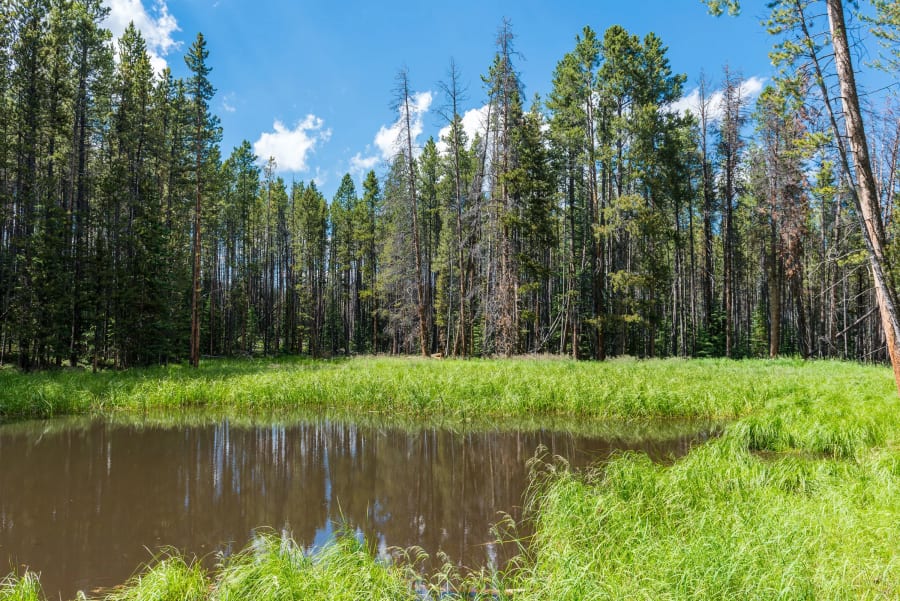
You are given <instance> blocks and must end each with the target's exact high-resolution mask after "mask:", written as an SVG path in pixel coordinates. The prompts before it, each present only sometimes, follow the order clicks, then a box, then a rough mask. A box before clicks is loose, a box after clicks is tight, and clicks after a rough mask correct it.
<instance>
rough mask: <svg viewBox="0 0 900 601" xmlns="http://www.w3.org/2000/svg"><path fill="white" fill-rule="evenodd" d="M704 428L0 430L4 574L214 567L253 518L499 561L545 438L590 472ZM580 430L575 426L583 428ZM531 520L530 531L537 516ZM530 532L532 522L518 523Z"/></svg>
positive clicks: (137, 424) (313, 533)
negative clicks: (505, 527) (173, 553)
mask: <svg viewBox="0 0 900 601" xmlns="http://www.w3.org/2000/svg"><path fill="white" fill-rule="evenodd" d="M710 431H711V429H710V427H709V425H698V424H674V425H673V424H672V423H669V424H667V425H666V426H665V427H663V428H662V429H660V428H657V427H651V426H648V425H647V424H644V425H640V426H637V425H628V424H619V425H614V426H610V425H608V424H606V425H597V426H596V427H595V428H592V427H591V426H589V425H587V426H586V425H585V424H584V423H579V424H566V423H559V422H556V423H547V424H541V423H537V424H535V423H530V424H523V425H522V426H521V429H502V430H497V429H485V428H484V427H483V426H482V427H480V428H479V427H476V428H473V429H469V428H466V429H464V430H463V431H460V430H459V429H458V428H456V429H449V428H442V427H439V426H435V425H427V426H425V425H418V426H416V425H409V424H405V425H403V426H397V425H390V424H382V423H378V422H377V421H374V422H373V421H368V422H366V423H359V422H357V423H353V422H350V421H347V420H346V419H336V418H328V417H322V416H318V417H317V416H306V417H303V418H292V419H288V420H284V419H280V420H278V422H277V423H268V422H266V421H262V422H258V421H251V420H247V421H243V422H241V423H236V422H235V421H234V420H229V419H224V418H210V417H198V418H189V419H185V418H184V417H182V418H175V419H162V420H160V419H149V418H148V419H135V418H129V419H124V420H123V419H109V418H66V419H56V420H47V421H34V422H25V423H17V424H7V425H3V426H0V464H2V466H3V467H2V469H0V561H5V562H6V563H5V564H4V565H5V566H6V567H5V569H4V570H2V571H3V572H5V571H7V570H8V569H10V568H13V569H18V570H19V571H20V572H21V571H22V570H23V566H28V567H29V568H30V569H32V570H34V571H37V572H40V574H41V582H42V584H43V587H44V591H45V593H46V594H47V596H48V597H49V598H58V597H59V596H62V598H65V599H71V598H73V597H74V595H75V592H76V591H77V590H79V589H80V590H85V591H88V592H90V591H93V590H96V589H98V588H102V587H110V586H114V585H117V584H121V583H122V582H124V581H125V580H126V579H127V578H128V577H129V576H130V575H131V574H132V573H134V571H135V570H136V569H137V568H138V566H140V565H141V564H145V563H147V562H148V561H149V560H150V559H151V558H152V555H153V554H154V553H157V552H158V551H159V549H160V548H162V547H173V548H175V549H178V550H180V551H182V552H185V553H187V554H189V555H191V556H198V557H205V558H206V561H207V562H208V563H209V564H212V563H214V561H215V558H216V557H217V555H216V554H217V553H222V554H225V555H227V554H229V553H231V552H234V551H237V550H239V549H241V548H243V547H244V545H245V544H246V543H247V542H248V540H250V539H251V538H252V536H253V534H254V532H256V531H257V530H258V529H260V528H267V529H274V530H275V531H278V532H285V533H289V534H290V535H291V536H293V537H294V539H295V540H296V541H297V542H298V543H300V544H301V545H303V546H304V547H307V548H310V549H313V548H315V547H317V546H320V545H322V544H324V543H326V542H327V541H328V540H329V539H330V538H331V537H332V536H333V535H334V532H335V530H336V528H337V527H339V526H338V524H344V525H345V527H348V528H350V529H351V530H352V531H354V532H356V533H357V535H358V536H365V538H366V540H368V541H370V542H371V543H372V545H373V546H374V551H375V552H376V553H382V554H384V553H387V552H388V549H389V548H391V547H409V546H412V545H418V546H420V547H422V548H423V549H424V550H425V551H426V552H427V553H428V554H429V555H430V556H431V557H432V560H431V561H432V563H431V564H430V565H426V566H425V568H426V569H431V568H434V567H438V566H439V564H438V563H437V562H438V560H437V559H436V558H435V556H436V555H437V552H438V551H441V552H443V553H445V554H446V556H447V557H448V558H449V560H450V561H451V562H453V563H454V564H457V565H460V566H466V567H468V568H475V569H477V568H480V567H484V566H486V567H498V566H500V567H502V566H503V565H504V564H505V563H506V562H507V561H508V559H509V558H510V557H511V556H512V555H513V554H514V553H515V552H516V548H515V545H512V544H508V543H507V544H505V545H498V544H496V543H495V538H494V536H493V534H492V528H491V527H492V525H493V524H494V523H496V522H497V521H498V520H499V519H500V517H501V516H502V512H506V513H508V514H510V515H511V516H512V517H513V518H515V519H517V520H518V519H519V518H521V516H522V511H521V505H522V501H523V493H524V492H525V490H526V488H527V485H528V470H529V468H528V466H527V465H526V463H527V462H528V460H529V459H530V458H532V457H533V456H534V454H535V450H536V449H537V448H538V447H539V446H540V445H543V446H545V447H546V448H547V450H548V452H549V453H551V454H554V455H559V456H561V457H564V458H565V459H566V460H567V461H568V462H569V463H570V464H571V465H572V466H573V467H575V468H580V467H584V466H587V465H589V464H591V463H593V462H597V461H600V460H603V459H606V458H608V457H609V456H610V454H611V453H613V452H615V451H619V450H636V451H643V452H646V453H648V454H649V455H650V456H651V457H653V458H654V459H657V460H667V459H670V458H672V457H676V456H679V455H682V454H684V453H685V452H687V450H688V449H689V448H690V446H691V445H692V444H694V443H696V442H698V441H702V440H704V439H705V438H706V437H708V436H709V433H710ZM576 432H577V433H576ZM526 527H527V526H526ZM519 534H520V535H526V534H527V532H524V531H522V530H520V531H519Z"/></svg>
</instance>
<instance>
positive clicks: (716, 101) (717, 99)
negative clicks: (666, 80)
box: [669, 75, 766, 122]
mask: <svg viewBox="0 0 900 601" xmlns="http://www.w3.org/2000/svg"><path fill="white" fill-rule="evenodd" d="M765 83H766V79H765V78H764V77H757V76H755V75H754V76H753V77H750V78H748V79H745V80H744V81H742V82H741V97H742V98H745V99H746V100H748V101H749V100H752V99H753V98H756V97H757V96H759V93H760V92H762V89H763V86H764V85H765ZM722 98H723V95H722V90H715V91H714V92H712V93H711V94H709V96H708V97H707V99H706V100H707V102H708V103H709V109H708V110H709V120H710V121H712V122H714V121H718V120H720V119H721V118H722ZM669 108H670V109H671V110H672V111H673V112H675V113H686V112H688V111H691V112H692V113H694V114H695V115H699V114H700V89H699V88H694V89H693V90H691V91H690V93H689V94H688V95H687V96H682V97H681V98H679V99H678V100H676V101H675V102H673V103H672V104H671V105H669Z"/></svg>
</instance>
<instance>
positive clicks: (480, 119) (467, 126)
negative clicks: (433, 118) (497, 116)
mask: <svg viewBox="0 0 900 601" xmlns="http://www.w3.org/2000/svg"><path fill="white" fill-rule="evenodd" d="M487 116H488V105H484V106H483V107H481V108H477V109H469V110H468V111H466V112H465V114H463V116H462V126H463V131H464V132H465V134H466V140H468V142H469V144H471V143H472V140H473V139H474V138H475V134H478V133H480V134H484V131H485V125H487V123H486V122H487ZM449 135H450V126H449V125H445V126H444V127H442V128H441V131H439V132H438V141H437V149H438V152H441V153H444V152H447V143H446V142H444V138H445V137H447V136H449Z"/></svg>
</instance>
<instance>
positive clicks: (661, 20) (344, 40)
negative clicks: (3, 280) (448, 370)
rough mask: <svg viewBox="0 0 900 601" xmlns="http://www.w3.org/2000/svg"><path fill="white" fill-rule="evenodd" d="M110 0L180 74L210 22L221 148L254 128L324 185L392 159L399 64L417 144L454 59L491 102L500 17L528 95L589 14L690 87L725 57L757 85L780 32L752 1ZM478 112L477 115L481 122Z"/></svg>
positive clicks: (118, 18) (435, 125) (479, 96)
mask: <svg viewBox="0 0 900 601" xmlns="http://www.w3.org/2000/svg"><path fill="white" fill-rule="evenodd" d="M105 2H106V4H107V5H109V6H110V8H111V9H112V14H111V16H110V19H109V22H108V25H109V26H110V28H111V29H112V30H113V32H114V33H119V32H120V31H121V30H122V29H124V26H125V25H126V24H127V23H128V21H130V20H134V21H135V23H136V25H137V26H138V27H139V28H140V29H141V30H142V31H143V32H144V35H145V37H147V39H148V42H149V46H150V48H151V50H152V51H153V54H154V62H155V64H156V65H157V66H161V65H163V64H168V65H169V66H170V67H171V68H172V70H173V72H174V74H175V75H176V76H182V75H185V73H186V69H185V66H184V61H183V58H182V56H183V53H184V52H185V51H186V50H187V48H188V47H189V46H190V44H191V42H192V41H193V39H194V37H195V36H196V33H197V32H198V31H202V32H203V34H204V36H206V38H207V40H208V44H209V50H210V59H209V63H210V65H211V66H212V68H213V71H212V75H211V78H212V81H213V84H214V85H215V86H216V88H217V90H218V92H217V95H216V97H215V99H214V102H213V109H214V110H215V112H216V113H217V114H218V115H219V117H220V118H221V121H222V126H223V129H224V136H223V140H222V150H223V155H224V156H227V155H228V154H230V152H231V149H232V148H233V147H234V146H236V145H238V144H240V142H241V141H242V140H244V139H247V140H249V141H250V142H251V143H254V144H255V148H256V150H257V154H260V155H263V154H274V155H275V158H276V160H277V161H278V163H279V167H280V174H281V175H282V176H284V177H285V178H286V179H288V180H290V179H298V180H305V181H309V180H311V179H315V180H316V181H317V183H318V184H319V185H320V188H321V189H322V190H323V191H324V192H325V193H326V195H328V196H330V195H331V194H332V193H333V192H334V190H335V189H336V188H337V185H338V183H339V181H340V179H341V177H342V176H343V174H344V173H345V172H348V171H350V172H353V174H354V177H355V179H356V180H357V181H359V179H360V177H361V175H363V171H364V169H365V168H367V167H374V168H375V169H376V171H378V170H379V169H381V168H383V166H384V163H383V157H384V155H385V153H386V152H389V148H388V147H389V145H390V138H391V129H390V128H391V125H392V124H393V122H394V121H395V120H396V116H395V115H394V114H393V113H392V111H391V110H390V103H391V96H392V89H393V87H394V79H395V76H396V74H397V71H398V70H399V69H400V68H401V67H403V66H406V67H407V68H408V69H409V75H410V80H411V83H412V85H413V89H414V90H416V91H417V92H418V93H419V96H418V97H417V99H418V101H419V107H420V109H422V110H421V111H420V112H419V114H418V116H419V118H420V124H421V130H422V134H421V135H420V137H419V141H420V142H423V141H424V140H425V139H426V138H427V136H428V135H435V136H436V135H437V133H438V132H439V130H440V128H441V127H442V126H443V125H444V124H443V123H442V122H441V119H440V117H439V116H438V115H437V111H436V109H437V108H438V106H439V105H440V104H441V102H442V98H441V96H440V93H439V92H438V85H437V84H438V82H439V81H440V80H441V79H443V78H444V77H445V75H446V72H447V67H448V63H449V60H450V58H451V57H453V58H454V59H455V61H456V63H457V66H458V68H459V70H460V71H461V73H462V80H463V82H464V84H466V85H467V87H468V91H467V97H468V99H467V101H466V103H465V107H464V108H465V109H467V110H468V109H478V108H479V107H481V106H482V105H483V104H484V99H485V94H484V91H483V88H482V85H481V79H480V77H481V75H482V74H483V73H485V72H486V71H487V68H488V65H489V64H490V62H491V59H492V57H493V53H494V39H495V37H496V33H497V29H498V27H499V26H500V24H501V21H502V19H503V18H504V17H506V18H508V19H510V21H511V23H512V27H513V31H514V33H515V35H516V40H515V45H516V49H517V50H518V52H519V53H520V57H519V60H518V68H519V71H520V73H521V77H522V81H523V82H524V85H525V91H526V96H527V98H529V99H530V98H531V96H532V95H533V94H535V93H538V94H540V95H541V96H544V95H546V93H547V92H548V91H549V89H550V82H551V79H552V74H553V69H554V68H555V66H556V63H557V62H558V61H559V60H560V59H561V58H562V56H563V54H565V53H566V52H568V51H570V50H571V49H572V48H573V47H574V44H575V36H576V35H577V34H579V33H580V32H581V30H582V28H583V27H584V26H585V25H590V26H591V27H592V28H593V29H594V30H595V31H597V32H598V34H600V35H602V33H603V31H605V30H606V28H608V27H609V26H611V25H615V24H618V25H622V26H624V27H625V28H626V29H627V30H629V31H630V32H632V33H635V34H638V35H641V36H643V35H644V34H646V33H648V32H651V31H653V32H655V33H656V34H658V35H659V36H660V37H661V38H662V39H663V41H664V42H665V43H666V44H667V45H668V47H669V57H670V60H671V64H672V67H673V69H674V70H675V71H676V72H681V73H685V74H687V76H688V83H687V85H686V93H690V91H691V90H692V88H694V87H695V85H696V80H697V77H698V76H699V74H700V72H701V70H704V71H705V72H706V73H707V75H708V76H709V78H710V79H711V81H712V83H713V85H714V86H717V84H718V82H719V80H720V79H721V73H722V67H723V66H724V65H725V64H726V63H727V64H728V65H730V67H731V68H732V69H735V70H738V71H740V72H741V73H742V74H743V75H744V77H746V78H753V79H752V82H753V85H751V86H750V88H749V89H748V92H750V93H753V92H755V91H756V90H758V88H759V87H760V82H762V81H764V80H765V79H766V78H769V77H771V75H772V67H771V66H770V64H769V59H768V55H767V53H768V50H769V47H770V45H771V41H772V40H771V38H770V37H769V36H768V35H767V34H766V33H765V31H764V29H763V28H762V26H761V25H760V24H759V17H760V15H761V14H762V13H763V12H764V10H765V9H764V7H763V6H762V3H751V2H745V4H746V5H747V6H746V8H745V12H744V14H743V15H742V16H740V17H738V18H724V17H723V18H718V19H717V18H714V17H711V16H709V15H708V14H707V12H706V8H705V6H704V5H703V4H702V3H701V2H700V0H632V1H631V2H622V1H611V0H594V1H592V2H577V1H569V0H561V1H557V2H538V1H535V0H522V1H518V2H496V1H492V0H480V1H479V0H474V1H472V0H464V1H457V2H454V3H446V4H439V3H436V2H430V3H424V2H421V3H419V2H372V1H371V0H370V1H368V2H356V1H352V2H321V1H320V2H308V1H305V0H257V1H255V2H248V1H247V0H105ZM754 11H755V12H754ZM475 116H476V114H475V113H471V114H470V117H472V118H471V119H470V121H471V122H472V123H475V122H476V121H477V120H476V119H475V118H474V117H475ZM379 132H380V135H379ZM261 158H262V159H263V160H264V159H265V158H267V157H266V156H262V157H261Z"/></svg>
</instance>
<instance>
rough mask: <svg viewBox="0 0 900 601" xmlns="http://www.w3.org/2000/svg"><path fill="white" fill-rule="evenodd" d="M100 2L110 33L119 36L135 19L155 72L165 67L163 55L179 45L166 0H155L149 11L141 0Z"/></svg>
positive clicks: (177, 29)
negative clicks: (106, 9) (106, 8)
mask: <svg viewBox="0 0 900 601" xmlns="http://www.w3.org/2000/svg"><path fill="white" fill-rule="evenodd" d="M103 3H104V4H105V5H106V6H107V7H109V16H108V17H107V18H106V23H105V25H106V26H107V27H109V29H110V31H112V33H113V35H114V36H115V37H117V38H118V37H119V36H121V35H122V34H123V33H124V32H125V28H127V27H128V24H129V23H131V22H134V26H135V27H137V28H138V30H139V31H140V32H141V35H143V36H144V41H146V42H147V53H148V54H149V55H150V64H151V65H153V69H154V71H156V72H157V73H160V72H162V70H163V69H164V68H165V67H166V59H165V56H166V55H167V54H168V53H169V52H170V51H171V50H172V49H174V48H177V47H178V45H179V42H177V41H175V39H174V38H173V37H172V34H174V33H175V32H176V31H181V28H180V27H178V21H177V20H176V19H175V17H174V16H172V14H171V13H169V7H168V6H167V5H166V2H165V0H156V2H154V4H153V9H152V10H151V11H148V10H147V9H146V7H144V3H143V0H103Z"/></svg>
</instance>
